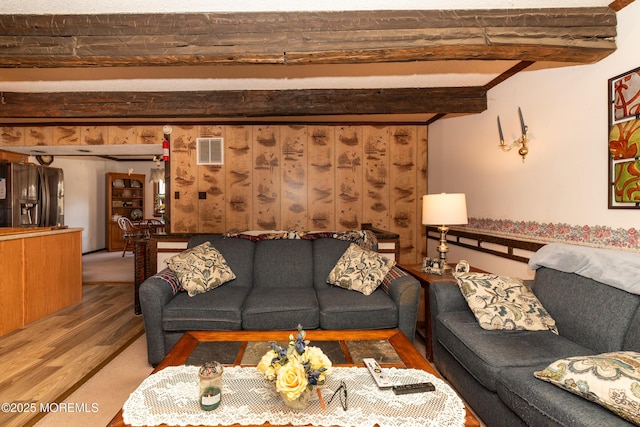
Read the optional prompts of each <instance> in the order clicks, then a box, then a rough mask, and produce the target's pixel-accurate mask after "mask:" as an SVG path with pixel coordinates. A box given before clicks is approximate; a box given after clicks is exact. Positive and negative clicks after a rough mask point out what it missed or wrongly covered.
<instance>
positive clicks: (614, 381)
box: [533, 351, 640, 425]
mask: <svg viewBox="0 0 640 427" xmlns="http://www.w3.org/2000/svg"><path fill="white" fill-rule="evenodd" d="M533 375H534V376H535V377H536V378H539V379H541V380H543V381H547V382H550V383H551V384H554V385H556V386H558V387H560V388H563V389H565V390H567V391H569V392H571V393H573V394H576V395H578V396H580V397H584V398H585V399H588V400H591V401H592V402H595V403H597V404H598V405H601V406H603V407H605V408H607V409H608V410H610V411H611V412H613V413H615V414H616V415H618V416H620V417H622V418H624V419H625V420H627V421H631V422H632V423H634V424H636V425H640V353H636V352H634V351H618V352H613V353H603V354H598V355H594V356H577V357H569V358H566V359H560V360H557V361H555V362H553V363H551V364H550V365H549V366H547V367H546V368H545V369H543V370H542V371H537V372H534V373H533Z"/></svg>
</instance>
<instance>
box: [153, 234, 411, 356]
mask: <svg viewBox="0 0 640 427" xmlns="http://www.w3.org/2000/svg"><path fill="white" fill-rule="evenodd" d="M374 239H375V238H374ZM205 241H209V242H211V245H212V246H213V247H215V248H216V249H217V250H218V251H220V253H221V254H222V255H223V256H224V258H225V260H226V261H227V264H228V265H229V267H230V268H231V269H232V270H233V272H234V274H235V275H236V278H235V279H234V280H232V281H230V282H228V283H225V284H224V285H222V286H220V287H218V288H215V289H213V290H210V291H208V292H206V293H202V294H198V295H195V296H193V297H190V296H188V295H187V293H186V292H176V290H175V289H174V288H173V287H172V285H171V284H170V283H169V282H168V281H167V280H166V279H165V278H163V277H161V275H154V276H152V277H150V278H148V279H147V280H145V281H144V282H143V283H142V284H141V286H140V304H141V307H142V315H143V318H144V325H145V331H146V338H147V351H148V360H149V363H150V364H151V365H156V364H158V363H159V362H160V361H161V360H162V358H163V357H164V356H165V355H166V353H167V352H168V351H169V350H170V349H171V348H172V347H173V345H174V344H175V343H176V342H177V341H178V339H179V338H180V337H181V336H182V334H183V333H184V332H185V331H189V330H240V329H245V330H287V329H290V330H295V328H296V327H297V325H298V324H301V325H302V326H303V328H304V329H316V328H321V329H387V328H397V329H399V330H401V331H402V332H403V333H404V334H405V335H406V336H407V337H408V338H409V339H410V340H413V339H414V335H415V328H416V321H417V313H418V303H419V299H420V284H419V282H418V281H417V280H416V279H414V278H413V277H411V276H408V275H406V274H403V273H400V270H398V269H397V267H394V269H393V270H392V271H391V272H390V274H391V273H393V272H395V274H397V275H398V276H399V277H396V276H393V280H392V281H391V283H390V284H389V286H388V290H387V289H385V286H380V287H379V288H378V289H377V290H376V291H375V292H373V293H372V294H371V295H369V296H365V295H363V294H362V293H360V292H356V291H352V290H347V289H343V288H339V287H336V286H333V285H329V284H327V283H326V279H327V276H328V275H329V272H330V271H331V269H332V268H333V267H334V265H335V264H336V262H337V261H338V260H339V259H340V257H341V256H342V254H343V253H344V251H345V250H346V249H347V248H348V247H349V245H350V242H349V241H345V240H340V239H335V238H318V239H312V240H287V239H284V240H260V241H253V240H251V239H244V238H237V237H225V236H222V235H198V236H194V237H192V238H191V239H190V240H189V243H188V247H189V248H191V247H194V246H197V245H199V244H201V243H203V242H205ZM387 277H388V278H389V277H390V276H387Z"/></svg>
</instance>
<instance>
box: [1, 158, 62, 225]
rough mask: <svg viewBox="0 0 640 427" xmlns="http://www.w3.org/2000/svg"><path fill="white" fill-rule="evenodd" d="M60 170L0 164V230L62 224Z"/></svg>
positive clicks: (16, 164) (6, 163)
mask: <svg viewBox="0 0 640 427" xmlns="http://www.w3.org/2000/svg"><path fill="white" fill-rule="evenodd" d="M63 176H64V175H63V173H62V169H58V168H50V167H46V166H36V165H23V164H18V163H8V162H0V227H47V226H56V225H64V179H63Z"/></svg>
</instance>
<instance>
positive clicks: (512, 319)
mask: <svg viewBox="0 0 640 427" xmlns="http://www.w3.org/2000/svg"><path fill="white" fill-rule="evenodd" d="M456 278H457V280H458V286H459V287H460V291H461V292H462V295H463V296H464V298H465V299H466V300H467V304H469V308H470V309H471V311H472V312H473V314H474V316H475V317H476V319H477V320H478V323H479V324H480V327H481V328H482V329H488V330H495V329H501V330H529V331H543V330H550V331H552V332H553V333H556V334H557V333H558V329H557V327H556V322H555V320H553V319H552V318H551V316H550V315H549V313H547V311H546V310H545V309H544V307H543V306H542V304H541V303H540V301H539V300H538V298H537V297H536V296H535V295H534V293H533V292H532V291H531V289H530V288H529V287H528V286H526V285H525V284H524V283H523V282H522V281H521V280H519V279H515V278H512V277H507V276H496V275H492V274H486V273H463V274H459V275H457V276H456Z"/></svg>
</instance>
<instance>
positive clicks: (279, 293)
mask: <svg viewBox="0 0 640 427" xmlns="http://www.w3.org/2000/svg"><path fill="white" fill-rule="evenodd" d="M318 313H319V310H318V300H317V299H316V293H315V292H314V290H313V288H312V287H311V286H309V287H306V288H300V287H297V288H296V287H294V288H254V289H252V290H251V293H249V296H248V297H247V299H246V301H245V303H244V307H243V308H242V329H248V330H284V329H295V328H296V327H297V326H298V325H302V327H303V328H304V329H315V328H318V327H319V326H320V322H319V320H318V315H319V314H318Z"/></svg>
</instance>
